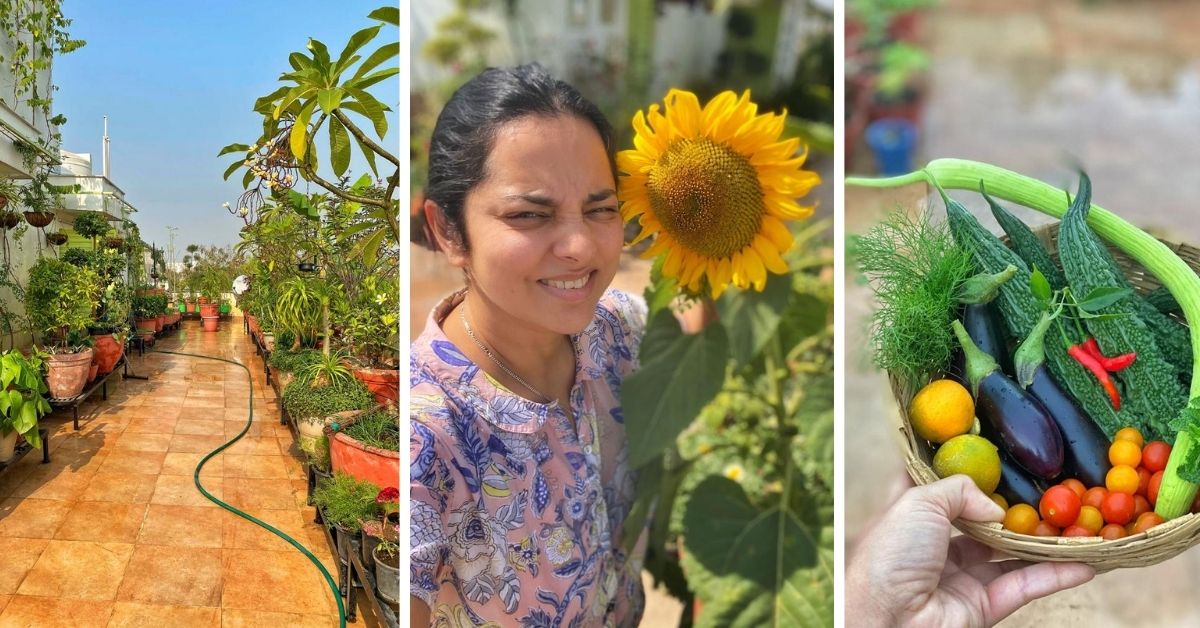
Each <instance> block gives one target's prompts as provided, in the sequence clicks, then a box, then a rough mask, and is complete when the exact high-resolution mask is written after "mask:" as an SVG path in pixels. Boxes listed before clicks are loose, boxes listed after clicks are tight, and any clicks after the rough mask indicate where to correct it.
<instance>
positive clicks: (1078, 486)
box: [1062, 478, 1087, 499]
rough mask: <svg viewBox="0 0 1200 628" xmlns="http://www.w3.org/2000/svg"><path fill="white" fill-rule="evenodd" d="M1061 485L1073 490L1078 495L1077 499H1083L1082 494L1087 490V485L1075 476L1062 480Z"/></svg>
mask: <svg viewBox="0 0 1200 628" xmlns="http://www.w3.org/2000/svg"><path fill="white" fill-rule="evenodd" d="M1062 485H1063V486H1065V487H1067V488H1069V489H1071V490H1072V491H1075V494H1076V495H1078V496H1079V499H1083V494H1084V493H1085V492H1086V491H1087V487H1085V486H1084V485H1083V482H1080V481H1079V480H1076V479H1075V478H1070V479H1067V480H1063V481H1062Z"/></svg>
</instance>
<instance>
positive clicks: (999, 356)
mask: <svg viewBox="0 0 1200 628" xmlns="http://www.w3.org/2000/svg"><path fill="white" fill-rule="evenodd" d="M962 322H963V327H965V328H966V329H967V335H968V336H970V337H971V340H972V341H973V342H974V343H975V346H977V347H979V349H980V350H981V351H983V352H984V353H986V354H988V355H990V356H992V359H993V360H995V361H996V362H998V363H999V364H1000V368H1001V369H1002V370H1003V371H1004V372H1005V373H1011V372H1012V365H1011V364H1009V360H1008V347H1007V346H1006V338H1005V335H1004V333H1003V332H1001V330H1000V325H999V324H998V323H997V321H996V317H995V315H994V314H993V313H992V307H991V306H990V305H989V304H987V303H979V304H975V305H968V306H966V307H965V308H963V315H962Z"/></svg>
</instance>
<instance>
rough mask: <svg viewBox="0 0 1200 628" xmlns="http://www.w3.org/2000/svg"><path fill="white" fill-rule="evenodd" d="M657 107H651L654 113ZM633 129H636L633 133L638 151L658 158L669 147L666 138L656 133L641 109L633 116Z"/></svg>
mask: <svg viewBox="0 0 1200 628" xmlns="http://www.w3.org/2000/svg"><path fill="white" fill-rule="evenodd" d="M655 109H656V108H655V107H651V108H650V111H651V113H654V112H655ZM633 130H634V131H635V133H634V135H633V145H634V147H635V148H636V149H637V151H638V152H640V153H644V154H646V155H647V157H649V158H650V159H658V157H659V155H661V154H662V152H663V151H664V150H666V149H667V142H666V138H664V137H659V136H658V135H657V134H655V132H654V130H653V129H651V127H650V126H649V124H648V123H647V122H646V118H645V117H643V115H642V112H641V111H639V112H637V113H636V114H634V116H633Z"/></svg>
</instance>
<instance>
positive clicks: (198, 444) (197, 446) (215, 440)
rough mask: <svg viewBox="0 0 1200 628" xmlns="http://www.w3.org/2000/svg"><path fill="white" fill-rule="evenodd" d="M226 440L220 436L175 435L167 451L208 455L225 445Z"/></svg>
mask: <svg viewBox="0 0 1200 628" xmlns="http://www.w3.org/2000/svg"><path fill="white" fill-rule="evenodd" d="M226 440H227V439H226V438H225V436H224V435H223V434H222V435H204V436H201V435H196V434H175V435H174V436H173V437H172V438H171V444H170V446H169V447H168V449H167V451H170V452H172V453H184V454H195V453H205V454H206V453H208V452H210V451H212V450H214V449H216V448H217V447H220V446H221V445H223V444H225V441H226Z"/></svg>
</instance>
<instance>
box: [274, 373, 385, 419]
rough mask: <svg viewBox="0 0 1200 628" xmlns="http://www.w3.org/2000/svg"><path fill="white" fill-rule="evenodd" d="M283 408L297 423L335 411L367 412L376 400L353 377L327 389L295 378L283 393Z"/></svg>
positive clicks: (364, 386)
mask: <svg viewBox="0 0 1200 628" xmlns="http://www.w3.org/2000/svg"><path fill="white" fill-rule="evenodd" d="M283 405H284V407H285V408H287V411H288V414H290V415H292V417H293V418H295V419H296V420H305V419H323V418H325V417H327V416H330V415H332V414H335V413H337V412H345V411H347V410H366V409H368V408H370V407H372V406H373V405H375V397H374V396H373V395H372V394H371V392H370V391H369V390H367V387H366V385H364V384H363V383H362V382H360V381H358V380H357V379H354V378H350V379H349V380H348V381H340V382H334V383H331V384H329V385H326V386H313V385H312V383H311V382H308V381H304V380H301V379H295V380H292V382H291V383H290V384H288V385H287V388H285V389H284V390H283Z"/></svg>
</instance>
